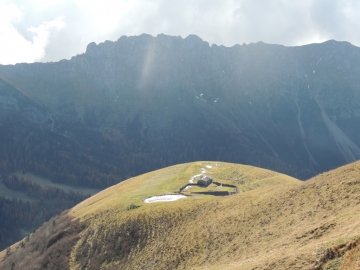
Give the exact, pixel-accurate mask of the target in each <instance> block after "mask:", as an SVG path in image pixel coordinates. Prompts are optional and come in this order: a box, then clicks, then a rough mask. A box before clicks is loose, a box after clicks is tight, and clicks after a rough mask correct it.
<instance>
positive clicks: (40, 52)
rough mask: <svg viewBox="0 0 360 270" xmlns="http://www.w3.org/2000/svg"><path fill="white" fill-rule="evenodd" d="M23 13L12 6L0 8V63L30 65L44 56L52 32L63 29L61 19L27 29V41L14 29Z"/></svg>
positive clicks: (63, 24)
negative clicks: (28, 37) (23, 63)
mask: <svg viewBox="0 0 360 270" xmlns="http://www.w3.org/2000/svg"><path fill="white" fill-rule="evenodd" d="M22 17H23V13H22V12H21V11H20V10H19V9H18V8H17V7H16V6H15V5H13V4H9V5H4V6H1V7H0V18H1V19H0V41H1V42H0V63H1V64H15V63H19V62H27V63H31V62H34V61H37V60H40V59H42V58H43V57H44V55H45V49H46V46H47V45H48V43H49V39H50V36H51V34H52V33H53V32H54V31H57V30H59V29H62V28H64V26H65V23H64V21H63V18H62V17H58V18H56V19H54V20H52V21H50V22H44V23H42V24H41V25H39V26H38V27H29V28H28V31H29V33H30V35H31V40H27V39H26V38H24V36H22V35H21V34H20V33H19V31H18V30H17V29H16V28H15V26H14V25H15V24H16V23H18V22H20V21H21V19H22Z"/></svg>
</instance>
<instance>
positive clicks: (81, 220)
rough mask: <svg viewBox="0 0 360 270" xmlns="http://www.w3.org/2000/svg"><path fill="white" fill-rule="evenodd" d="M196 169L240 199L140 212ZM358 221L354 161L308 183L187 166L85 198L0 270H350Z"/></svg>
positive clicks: (194, 199) (201, 200)
mask: <svg viewBox="0 0 360 270" xmlns="http://www.w3.org/2000/svg"><path fill="white" fill-rule="evenodd" d="M207 166H208V167H207ZM210 167H211V168H210ZM202 170H206V173H205V174H206V175H209V176H212V177H213V178H214V180H215V181H219V182H222V183H227V184H233V185H236V186H238V189H239V191H240V192H239V193H238V194H235V195H232V196H225V197H219V196H209V195H196V196H188V197H187V198H184V199H180V200H177V201H174V202H155V203H149V204H148V203H144V199H145V198H148V197H150V196H157V195H164V194H173V193H176V192H177V191H178V189H179V188H180V187H182V186H184V185H185V184H187V183H188V182H189V180H190V179H191V178H192V177H193V176H194V175H197V174H200V173H201V171H202ZM190 190H191V189H190ZM359 216H360V162H356V163H352V164H350V165H347V166H344V167H341V168H339V169H336V170H334V171H330V172H328V173H324V174H321V175H319V176H317V177H315V178H313V179H310V180H309V181H306V182H301V181H299V180H296V179H294V178H292V177H289V176H286V175H283V174H279V173H276V172H273V171H269V170H264V169H260V168H256V167H252V166H244V165H238V164H229V163H221V162H195V163H187V164H181V165H176V166H172V167H168V168H165V169H161V170H157V171H154V172H151V173H147V174H144V175H140V176H138V177H134V178H132V179H129V180H127V181H124V182H122V183H120V184H118V185H115V186H113V187H110V188H108V189H106V190H104V191H102V192H100V193H98V194H96V195H94V196H92V197H91V198H89V199H87V200H86V201H84V202H82V203H80V204H79V205H77V206H76V207H74V208H73V209H71V210H70V211H69V212H67V213H64V214H62V215H61V216H59V217H56V218H54V219H52V220H50V221H49V222H47V223H45V224H44V225H43V226H42V227H41V228H40V229H39V230H37V231H36V232H35V233H34V234H32V235H31V236H30V237H29V238H28V239H24V240H23V241H22V242H20V243H17V244H15V245H13V246H12V247H11V248H10V249H8V250H7V251H3V252H2V253H0V261H1V264H0V268H1V269H2V268H4V269H7V268H9V269H10V268H11V266H12V265H13V268H14V269H24V267H25V266H26V268H27V269H34V268H36V269H58V268H59V267H60V266H59V265H61V269H65V268H66V265H68V267H69V268H70V269H86V268H87V269H99V268H100V267H102V268H101V269H357V268H356V267H359V265H358V259H359V254H360V248H359V246H358V243H360V240H359V239H360V218H359ZM59 269H60V268H59Z"/></svg>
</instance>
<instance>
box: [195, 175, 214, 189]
mask: <svg viewBox="0 0 360 270" xmlns="http://www.w3.org/2000/svg"><path fill="white" fill-rule="evenodd" d="M212 180H213V179H212V178H211V177H209V176H203V178H201V179H200V180H198V181H197V184H198V185H199V186H206V187H207V186H208V185H210V184H211V182H212Z"/></svg>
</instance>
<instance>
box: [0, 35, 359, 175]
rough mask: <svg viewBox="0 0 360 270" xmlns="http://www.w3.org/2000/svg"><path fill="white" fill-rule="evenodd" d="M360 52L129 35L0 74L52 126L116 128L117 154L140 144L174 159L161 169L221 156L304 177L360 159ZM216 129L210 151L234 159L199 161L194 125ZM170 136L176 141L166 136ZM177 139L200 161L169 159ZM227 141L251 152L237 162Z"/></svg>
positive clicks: (341, 45)
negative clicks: (61, 58) (46, 112)
mask: <svg viewBox="0 0 360 270" xmlns="http://www.w3.org/2000/svg"><path fill="white" fill-rule="evenodd" d="M359 51H360V49H359V48H357V47H355V46H353V45H350V44H349V43H346V42H336V41H328V42H324V43H322V44H311V45H306V46H299V47H284V46H281V45H267V44H265V43H255V44H249V45H234V46H233V47H224V46H217V45H212V46H210V45H209V44H208V43H207V42H205V41H202V40H201V39H200V38H198V37H196V36H189V37H187V38H185V39H182V38H180V37H171V36H165V35H158V36H157V37H152V36H150V35H141V36H137V37H125V36H123V37H121V38H119V39H118V40H117V41H115V42H110V41H105V42H104V43H100V44H98V45H95V44H94V43H91V44H89V46H88V48H87V50H86V52H85V53H84V54H81V55H77V56H75V57H73V58H72V59H71V60H64V61H60V62H57V63H35V64H17V65H15V66H0V76H2V77H4V78H5V77H6V79H7V80H8V81H9V82H11V83H12V84H14V85H18V86H19V87H20V86H21V89H22V91H23V92H24V93H26V95H27V96H29V97H31V98H32V99H34V100H36V101H37V102H38V103H40V104H42V105H44V106H46V107H47V108H48V109H49V110H51V114H52V116H53V117H54V119H55V118H56V119H55V127H56V120H60V121H61V122H62V123H61V124H62V125H65V126H66V125H73V124H75V125H82V126H84V128H90V129H93V130H104V129H105V130H109V133H112V132H115V133H118V134H119V135H120V137H122V138H124V139H125V141H123V142H121V143H120V145H119V146H117V147H121V145H124V144H128V143H129V142H128V141H136V142H137V143H141V142H142V143H143V144H144V145H147V146H150V148H153V149H155V150H154V151H155V152H153V153H152V155H154V154H156V155H157V156H158V157H157V158H162V159H166V160H169V161H170V160H174V161H170V162H169V163H166V164H159V163H158V165H155V166H157V168H160V167H162V166H164V165H171V164H172V163H179V162H180V163H181V162H186V161H191V160H198V159H217V158H219V160H224V161H234V162H240V163H247V164H253V165H261V166H263V167H268V168H272V169H275V170H280V171H282V172H287V173H290V174H292V175H294V176H297V177H300V178H302V179H306V178H308V177H310V176H312V175H314V174H316V173H319V172H322V171H326V170H329V169H331V168H334V167H336V166H339V165H342V164H345V163H349V162H352V161H355V160H357V159H359V158H360V148H359V145H360V142H359V139H358V136H357V135H356V134H357V133H358V131H359V130H360V120H359V117H360V111H359V109H358V108H359V104H360V97H359V95H358V94H357V93H358V86H357V85H358V82H359V80H360V79H359V76H358V74H359V72H360V67H359V65H358V64H357V63H358V61H357V60H356V59H360V53H359ZM169 105H170V106H169ZM165 116H166V117H165ZM186 123H189V124H190V125H188V124H186ZM59 125H60V124H59ZM212 125H214V129H215V130H217V129H218V130H219V134H217V135H216V136H214V138H211V139H210V138H209V143H210V142H211V143H214V142H215V141H216V142H217V143H220V144H222V146H221V147H222V148H225V149H226V150H227V151H226V153H222V152H221V150H220V149H209V150H208V152H206V151H205V152H204V155H202V154H199V153H200V152H201V149H202V148H208V144H206V145H202V146H201V147H199V145H200V142H199V140H198V139H196V138H194V136H196V135H195V134H196V132H194V129H196V126H199V129H200V130H204V134H202V135H200V136H201V137H204V136H206V135H205V134H212V133H213V130H212V128H211V126H212ZM171 130H176V133H177V135H174V134H172V136H171V137H170V136H167V135H166V134H169V131H171ZM101 133H103V132H101ZM188 134H192V135H191V137H189V135H188ZM207 136H209V135H207ZM120 137H118V136H115V137H112V139H114V140H119V139H120ZM172 137H177V138H176V140H180V141H181V140H185V141H186V142H188V143H189V144H190V145H189V147H191V149H194V150H195V154H192V155H190V156H188V157H187V158H186V157H185V158H178V157H179V156H185V155H187V154H186V153H185V152H184V148H182V149H181V147H178V149H176V150H175V149H173V156H171V155H169V154H167V153H166V150H165V149H164V143H165V144H166V147H167V148H169V147H170V146H171V145H176V144H177V143H176V142H175V141H174V139H172ZM216 137H218V138H222V139H220V140H219V139H218V140H216V139H215V138H216ZM233 138H235V139H233ZM277 138H279V139H277ZM75 140H77V139H75ZM224 140H227V141H231V144H232V145H234V146H235V148H237V150H236V152H240V153H246V154H245V155H235V153H233V152H234V151H232V150H230V148H229V146H228V144H224V143H222V141H224ZM322 141H324V142H326V143H324V144H322ZM76 143H79V142H76ZM80 144H81V143H80ZM143 148H144V147H140V149H133V150H132V152H147V150H145V149H143ZM172 148H174V147H172ZM144 150H145V151H144ZM252 151H255V152H257V153H259V154H257V155H253V154H251V152H252ZM176 156H177V157H176ZM139 157H140V156H139ZM330 157H331V158H330ZM140 159H142V160H143V161H142V162H143V163H144V161H145V162H148V161H149V160H148V159H147V158H146V157H143V158H140ZM272 163H273V164H272ZM290 164H291V165H290ZM155 166H154V165H153V166H152V168H153V169H155V168H156V167H155ZM290 167H292V168H293V169H291V168H290ZM138 173H141V172H138Z"/></svg>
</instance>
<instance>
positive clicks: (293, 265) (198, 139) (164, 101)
mask: <svg viewBox="0 0 360 270" xmlns="http://www.w3.org/2000/svg"><path fill="white" fill-rule="evenodd" d="M359 72H360V48H358V47H356V46H354V45H352V44H350V43H348V42H338V41H335V40H329V41H326V42H323V43H319V44H309V45H305V46H295V47H286V46H282V45H274V44H265V43H263V42H258V43H250V44H243V45H234V46H232V47H225V46H218V45H215V44H212V45H211V44H209V43H208V42H206V41H204V40H202V39H201V38H199V37H197V36H195V35H190V36H188V37H186V38H181V37H179V36H177V37H175V36H167V35H164V34H160V35H157V36H150V35H146V34H143V35H140V36H122V37H120V38H119V39H118V40H117V41H105V42H102V43H99V44H96V43H94V42H92V43H90V44H89V45H88V46H87V48H86V50H85V48H84V53H80V54H78V55H74V56H73V57H72V58H71V59H69V60H62V61H59V62H50V63H32V64H16V65H0V216H1V217H4V218H3V219H2V220H1V222H0V249H6V248H7V247H8V246H10V245H12V247H11V248H10V249H7V250H8V251H6V250H5V251H4V252H2V253H1V256H2V257H1V258H3V259H4V260H2V261H1V262H0V264H2V265H3V267H5V268H8V267H11V263H12V261H14V262H15V261H16V268H15V269H17V268H19V269H24V267H25V265H31V266H32V267H34V269H35V268H36V269H37V268H39V269H42V268H43V269H46V267H45V266H44V265H47V267H50V268H51V267H54V268H56V265H67V266H68V267H69V268H71V269H85V268H87V269H99V267H100V266H102V267H103V269H118V268H119V266H121V267H124V268H125V269H135V268H139V269H157V268H160V269H169V268H171V269H189V268H194V269H207V268H209V269H223V268H224V267H225V268H228V269H238V268H241V269H254V268H255V269H256V267H257V268H258V269H304V268H309V269H312V268H313V269H325V268H324V267H325V266H326V265H330V264H334V265H342V267H343V269H351V267H352V268H354V267H355V266H354V265H355V261H356V260H357V259H354V258H355V257H356V256H357V255H356V254H357V253H356V252H358V247H357V245H358V241H359V234H358V233H357V232H358V229H359V224H358V222H357V220H359V219H358V213H359V212H360V209H358V202H359V200H358V180H357V179H358V168H359V163H358V162H357V160H359V159H360V137H359V134H360V110H359V108H360V76H359ZM199 160H204V161H199ZM260 168H262V169H260ZM324 172H326V173H324ZM200 176H210V177H212V178H213V181H214V182H213V183H212V184H210V185H209V186H208V187H206V188H203V187H200V186H188V187H187V189H186V190H185V189H184V190H183V191H182V193H183V194H182V195H183V196H186V198H185V197H182V196H181V197H177V196H180V195H181V194H179V189H180V188H182V187H184V186H185V185H189V184H196V183H197V181H198V180H199V178H200ZM305 180H306V181H305ZM215 182H216V183H220V184H219V185H217V184H215ZM217 191H219V192H218V193H216V192H217ZM206 192H207V193H206ZM209 192H212V195H216V194H218V195H228V194H231V196H212V195H211V194H210V195H209ZM90 196H91V197H90ZM162 196H166V197H162ZM174 196H175V197H174ZM145 200H148V201H145ZM148 202H149V203H148ZM150 202H151V203H150ZM65 209H70V210H69V211H68V212H64V213H62V212H63V211H64V210H65ZM61 213H62V214H61ZM55 216H56V217H55ZM44 222H45V223H44ZM43 223H44V225H43V226H41V225H42V224H43ZM60 223H61V225H60ZM29 224H30V225H31V226H29ZM57 224H58V225H57ZM38 227H39V229H37V228H38ZM25 233H26V234H27V235H26V237H25V238H24V239H23V237H24V236H25ZM21 239H23V240H21ZM18 241H20V242H18ZM40 251H41V252H40ZM29 254H32V255H29ZM56 254H62V255H61V256H60V257H59V256H58V257H57V256H56ZM329 254H330V255H329ZM31 256H32V257H33V258H36V259H35V260H34V261H32V262H29V258H30V257H31ZM19 258H21V260H20V259H19ZM48 258H52V259H53V260H50V261H49V260H48ZM356 258H357V257H356ZM49 265H52V266H49ZM326 267H327V266H326ZM347 267H348V268H347ZM349 267H350V268H349ZM0 268H1V266H0ZM339 269H340V268H339Z"/></svg>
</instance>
